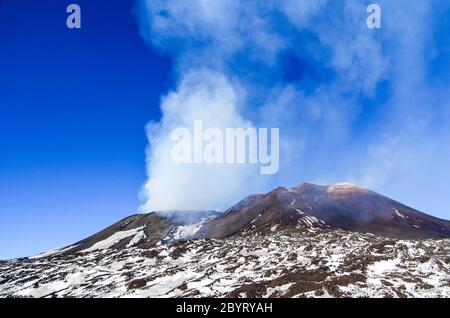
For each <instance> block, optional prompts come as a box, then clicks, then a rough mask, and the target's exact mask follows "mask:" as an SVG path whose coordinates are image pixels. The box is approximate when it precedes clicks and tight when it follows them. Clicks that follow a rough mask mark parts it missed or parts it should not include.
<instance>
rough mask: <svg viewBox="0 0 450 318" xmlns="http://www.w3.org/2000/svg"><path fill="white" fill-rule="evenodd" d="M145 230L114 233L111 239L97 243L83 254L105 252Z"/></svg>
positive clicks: (142, 227) (136, 229)
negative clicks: (97, 251)
mask: <svg viewBox="0 0 450 318" xmlns="http://www.w3.org/2000/svg"><path fill="white" fill-rule="evenodd" d="M143 229H144V226H141V227H138V228H135V229H131V230H128V231H119V232H116V233H114V234H113V235H111V236H110V237H108V238H107V239H105V240H103V241H100V242H97V243H95V244H94V245H92V246H91V247H89V248H87V249H84V250H82V251H81V252H83V253H87V252H92V251H96V250H104V249H107V248H109V247H112V246H113V245H115V244H117V243H119V242H120V241H122V240H124V239H126V238H128V237H130V236H133V235H136V234H138V232H139V231H142V230H143Z"/></svg>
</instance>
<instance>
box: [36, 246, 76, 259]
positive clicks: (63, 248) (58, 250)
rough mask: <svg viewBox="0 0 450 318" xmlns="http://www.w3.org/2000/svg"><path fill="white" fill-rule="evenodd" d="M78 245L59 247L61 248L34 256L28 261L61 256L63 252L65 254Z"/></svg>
mask: <svg viewBox="0 0 450 318" xmlns="http://www.w3.org/2000/svg"><path fill="white" fill-rule="evenodd" d="M77 246H78V245H70V246H67V247H61V248H57V249H53V250H50V251H48V252H44V253H41V254H38V255H35V256H31V257H30V259H38V258H43V257H49V256H55V255H59V254H62V253H64V252H67V251H69V250H71V249H73V248H75V247H77Z"/></svg>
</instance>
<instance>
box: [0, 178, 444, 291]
mask: <svg viewBox="0 0 450 318" xmlns="http://www.w3.org/2000/svg"><path fill="white" fill-rule="evenodd" d="M448 238H450V222H449V221H446V220H442V219H438V218H435V217H433V216H430V215H427V214H425V213H422V212H419V211H417V210H414V209H412V208H410V207H407V206H406V205H403V204H401V203H399V202H396V201H394V200H392V199H389V198H387V197H385V196H383V195H380V194H377V193H375V192H373V191H370V190H367V189H363V188H360V187H357V186H354V185H351V184H336V185H331V186H318V185H313V184H309V183H303V184H301V185H299V186H297V187H293V188H290V189H287V188H281V187H280V188H276V189H274V190H272V191H270V192H269V193H266V194H254V195H250V196H248V197H247V198H245V199H243V200H242V201H240V202H239V203H237V204H236V205H234V206H232V207H231V208H230V209H228V210H227V211H225V212H223V213H222V212H218V211H158V212H152V213H148V214H135V215H131V216H129V217H126V218H124V219H123V220H120V221H119V222H117V223H115V224H113V225H111V226H109V227H108V228H106V229H104V230H102V231H100V232H98V233H96V234H94V235H92V236H90V237H88V238H86V239H83V240H81V241H79V242H76V243H74V244H72V245H70V246H67V247H64V248H60V249H55V250H52V251H48V252H45V253H42V254H39V255H36V256H33V257H24V258H21V259H15V260H7V261H0V298H2V297H38V298H42V297H43V298H46V297H450V284H449V281H450V269H449V267H448V264H449V261H450V244H449V243H450V240H449V239H448Z"/></svg>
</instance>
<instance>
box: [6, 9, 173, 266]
mask: <svg viewBox="0 0 450 318" xmlns="http://www.w3.org/2000/svg"><path fill="white" fill-rule="evenodd" d="M69 3H71V2H70V1H59V0H58V1H55V0H39V1H35V0H27V1H24V0H20V1H17V0H6V1H0V154H1V155H0V242H1V243H0V259H4V258H10V257H17V256H24V255H30V254H33V253H36V252H39V251H44V250H47V249H49V248H51V247H57V246H59V245H64V244H68V243H71V242H73V241H76V240H78V239H81V238H83V237H85V236H86V235H89V234H92V233H94V232H95V231H97V230H99V229H101V228H102V227H104V226H107V225H110V224H111V223H113V222H115V221H117V220H118V219H120V218H122V217H125V216H127V215H129V214H132V213H135V211H136V209H137V208H138V206H139V201H138V190H139V188H140V187H141V185H142V183H143V182H144V181H145V146H146V137H145V130H144V127H145V124H146V122H147V121H148V120H150V119H152V118H153V119H158V118H159V116H160V114H159V99H160V95H161V93H162V92H163V91H165V90H167V87H168V85H169V82H170V79H169V77H168V74H169V69H170V67H171V65H170V61H169V60H168V59H167V58H164V57H163V56H162V55H159V54H155V52H153V51H152V50H151V49H150V48H149V47H148V46H147V45H146V44H145V42H144V41H143V40H142V38H141V37H140V35H139V32H138V26H137V23H136V19H135V17H134V15H133V14H132V5H133V3H134V2H133V1H131V0H130V1H127V0H121V1H109V0H95V1H92V0H79V1H77V2H76V3H78V4H80V6H81V7H82V29H81V30H69V29H68V28H67V27H66V24H65V21H66V17H67V14H66V12H65V11H66V6H67V5H68V4H69Z"/></svg>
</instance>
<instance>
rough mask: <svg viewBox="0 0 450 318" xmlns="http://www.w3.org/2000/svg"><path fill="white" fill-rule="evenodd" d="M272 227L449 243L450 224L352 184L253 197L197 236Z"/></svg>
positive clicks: (276, 191)
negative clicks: (304, 228)
mask: <svg viewBox="0 0 450 318" xmlns="http://www.w3.org/2000/svg"><path fill="white" fill-rule="evenodd" d="M274 224H279V225H280V226H281V227H284V228H286V227H292V226H296V225H298V224H300V225H303V226H312V227H321V228H338V229H342V230H346V231H353V232H361V233H372V234H375V235H379V236H383V237H389V238H396V239H427V238H445V237H450V222H449V221H446V220H442V219H438V218H435V217H433V216H430V215H427V214H425V213H422V212H419V211H417V210H414V209H412V208H410V207H408V206H406V205H403V204H401V203H399V202H396V201H394V200H391V199H389V198H387V197H385V196H383V195H380V194H378V193H375V192H373V191H369V190H367V189H363V188H359V187H357V186H354V185H352V184H336V185H332V186H317V185H314V184H309V183H303V184H301V185H299V186H297V187H294V188H291V189H286V188H277V189H274V190H273V191H271V192H269V193H267V194H265V195H251V196H249V197H247V198H245V199H244V200H242V201H241V202H239V203H238V204H236V205H235V206H233V207H232V208H230V209H229V210H228V211H227V212H226V213H224V214H223V215H221V216H219V217H217V218H215V219H214V220H211V221H210V222H208V223H206V224H205V225H204V226H203V227H202V229H201V230H200V231H199V233H198V234H197V235H198V237H203V238H225V237H229V236H231V235H234V234H236V233H241V232H249V231H259V232H261V231H264V230H267V229H269V228H271V227H272V226H273V225H274Z"/></svg>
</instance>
